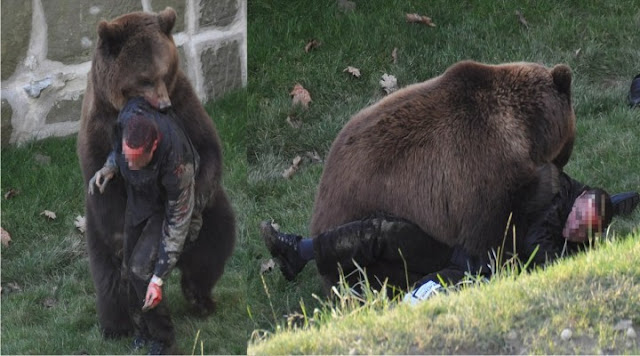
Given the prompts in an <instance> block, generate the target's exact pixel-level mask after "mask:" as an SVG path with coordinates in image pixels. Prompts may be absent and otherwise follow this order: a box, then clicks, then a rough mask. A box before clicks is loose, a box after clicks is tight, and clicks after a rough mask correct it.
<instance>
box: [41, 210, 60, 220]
mask: <svg viewBox="0 0 640 356" xmlns="http://www.w3.org/2000/svg"><path fill="white" fill-rule="evenodd" d="M40 215H44V216H46V217H48V218H49V219H51V220H53V219H55V218H56V213H54V212H53V211H50V210H45V211H43V212H41V213H40Z"/></svg>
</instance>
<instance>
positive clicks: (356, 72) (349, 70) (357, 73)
mask: <svg viewBox="0 0 640 356" xmlns="http://www.w3.org/2000/svg"><path fill="white" fill-rule="evenodd" d="M343 72H347V73H349V74H351V75H353V76H354V77H356V78H360V69H358V68H356V67H352V66H348V67H347V68H345V69H344V70H343Z"/></svg>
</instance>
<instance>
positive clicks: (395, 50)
mask: <svg viewBox="0 0 640 356" xmlns="http://www.w3.org/2000/svg"><path fill="white" fill-rule="evenodd" d="M391 58H392V59H393V64H396V63H398V47H394V48H393V51H391Z"/></svg>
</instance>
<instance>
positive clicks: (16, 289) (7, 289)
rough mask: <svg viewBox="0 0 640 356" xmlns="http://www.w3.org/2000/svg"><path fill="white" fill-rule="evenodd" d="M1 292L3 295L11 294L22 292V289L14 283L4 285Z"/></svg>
mask: <svg viewBox="0 0 640 356" xmlns="http://www.w3.org/2000/svg"><path fill="white" fill-rule="evenodd" d="M3 292H4V293H5V294H8V293H13V292H22V287H20V286H19V285H18V283H16V282H9V283H7V284H5V285H4V288H3Z"/></svg>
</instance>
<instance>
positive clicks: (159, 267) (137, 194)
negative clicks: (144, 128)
mask: <svg viewBox="0 0 640 356" xmlns="http://www.w3.org/2000/svg"><path fill="white" fill-rule="evenodd" d="M135 115H145V116H148V117H152V118H153V119H154V120H155V122H156V124H157V126H158V130H159V134H160V137H159V142H158V146H157V148H156V151H155V152H154V155H153V158H152V160H151V162H149V164H148V165H147V166H146V167H144V168H142V169H140V170H130V169H129V167H128V164H127V162H126V160H125V157H124V154H123V153H122V132H123V129H124V126H125V124H126V123H127V121H128V120H129V119H130V118H131V117H133V116H135ZM110 159H111V160H114V161H115V163H116V165H117V166H118V169H119V171H120V174H121V175H122V177H123V178H124V180H125V183H126V189H127V212H126V213H127V214H129V220H130V223H131V224H133V225H137V224H139V223H141V222H143V221H144V220H146V219H147V218H149V217H150V216H151V215H153V214H156V213H159V212H162V211H164V214H165V219H164V222H163V227H162V240H161V244H160V248H159V249H158V261H157V262H156V266H155V270H154V274H155V275H156V276H158V277H160V278H165V277H166V276H167V275H168V274H169V272H170V271H171V269H172V268H173V267H174V266H175V264H176V262H177V260H178V258H179V256H180V253H181V252H182V248H183V246H184V242H185V240H186V237H187V233H188V231H189V223H190V220H191V215H192V212H193V206H194V179H195V176H196V174H197V171H198V165H199V156H198V153H197V152H196V150H195V148H194V147H193V144H192V143H191V141H190V140H189V138H188V137H187V136H186V134H185V133H184V130H183V128H182V127H181V125H179V123H178V121H177V120H175V119H174V118H173V117H172V115H171V113H168V114H162V113H160V112H158V111H156V110H154V109H153V108H152V107H151V106H150V105H149V104H148V103H147V102H146V101H145V100H144V99H142V98H135V99H131V100H130V101H129V102H128V103H127V105H126V106H125V107H124V108H123V109H122V111H121V112H120V115H119V116H118V122H117V127H116V130H115V137H114V151H113V152H112V156H111V157H110Z"/></svg>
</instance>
